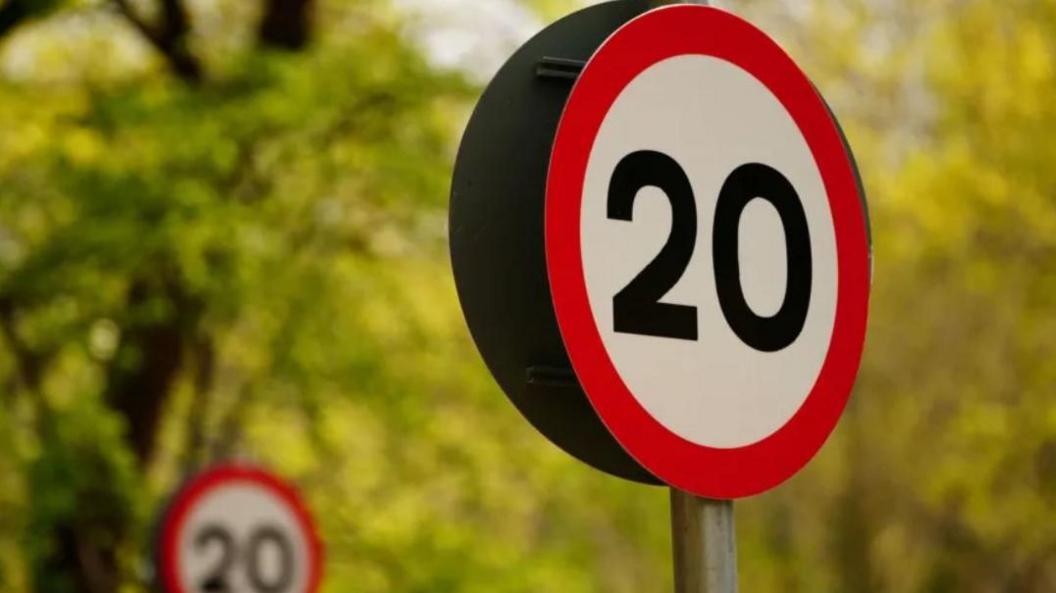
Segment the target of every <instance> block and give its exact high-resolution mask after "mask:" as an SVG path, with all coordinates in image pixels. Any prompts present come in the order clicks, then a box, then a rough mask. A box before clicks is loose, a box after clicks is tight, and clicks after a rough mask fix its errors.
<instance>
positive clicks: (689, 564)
mask: <svg viewBox="0 0 1056 593" xmlns="http://www.w3.org/2000/svg"><path fill="white" fill-rule="evenodd" d="M671 549H672V552H673V556H674V560H675V593H736V592H737V542H736V538H735V537H734V523H733V501H731V500H712V499H708V498H701V497H699V496H694V495H693V494H690V493H688V492H683V491H682V490H679V489H677V488H672V489H671Z"/></svg>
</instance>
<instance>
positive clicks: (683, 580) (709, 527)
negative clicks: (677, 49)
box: [649, 0, 737, 593]
mask: <svg viewBox="0 0 1056 593" xmlns="http://www.w3.org/2000/svg"><path fill="white" fill-rule="evenodd" d="M649 4H650V6H651V7H654V8H655V7H659V6H665V5H669V4H704V5H707V4H708V1H707V0H697V1H693V0H651V2H650V3H649ZM671 548H672V552H673V556H674V560H675V593H737V542H736V537H735V534H734V523H733V501H729V500H711V499H707V498H700V497H698V496H694V495H692V494H690V493H688V492H683V491H681V490H678V489H677V488H672V489H671Z"/></svg>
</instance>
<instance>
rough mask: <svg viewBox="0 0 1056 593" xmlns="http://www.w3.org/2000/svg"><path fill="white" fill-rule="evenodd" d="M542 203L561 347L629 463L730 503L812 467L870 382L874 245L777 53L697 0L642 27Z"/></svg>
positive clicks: (632, 34)
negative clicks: (864, 369) (855, 391)
mask: <svg viewBox="0 0 1056 593" xmlns="http://www.w3.org/2000/svg"><path fill="white" fill-rule="evenodd" d="M545 208H546V210H545V243H546V261H547V271H548V274H549V282H550V290H551V296H552V299H553V305H554V310H555V314H556V316H557V321H558V326H559V328H560V333H561V337H562V339H563V341H564V345H565V348H566V350H567V353H568V356H569V358H570V360H571V363H572V366H573V368H574V370H575V373H576V376H577V378H578V380H579V383H580V385H582V387H583V389H584V391H585V392H586V394H587V397H588V398H589V400H590V402H591V404H592V405H593V407H594V409H595V410H596V411H597V413H598V415H599V416H600V418H601V420H602V422H604V424H605V425H606V427H607V428H608V429H609V431H610V432H611V433H612V434H613V436H614V437H615V438H616V440H617V441H618V442H619V443H620V444H621V445H622V446H623V448H624V449H626V450H627V452H628V453H630V455H631V456H632V457H634V458H635V459H636V460H637V461H638V463H640V464H641V465H642V466H643V467H645V468H646V469H647V470H648V471H649V472H650V473H652V474H653V475H655V476H657V477H658V478H660V479H661V480H663V481H665V482H667V483H668V484H671V485H673V486H675V487H678V488H681V489H683V490H687V491H690V492H693V493H695V494H698V495H701V496H707V497H713V498H736V497H741V496H747V495H751V494H755V493H758V492H761V491H764V490H766V489H768V488H771V487H773V486H775V485H777V484H778V483H780V482H782V481H784V480H785V479H787V478H788V477H790V476H791V475H793V474H794V473H795V472H796V471H797V470H798V469H799V468H801V467H802V466H803V465H804V464H805V463H806V462H807V461H808V460H809V459H810V458H811V457H812V456H813V455H814V453H815V452H816V451H817V450H818V449H819V448H820V447H821V445H822V444H823V443H824V441H825V439H826V438H827V437H828V435H829V433H830V432H831V431H832V429H833V428H834V427H835V425H836V422H837V420H838V419H839V416H840V414H841V412H842V410H843V408H844V406H845V404H846V402H847V398H848V397H849V394H850V391H851V387H852V385H853V383H854V378H855V376H856V374H857V371H858V366H859V361H860V357H861V353H862V347H863V343H864V338H865V329H866V315H867V309H868V297H869V285H870V253H869V240H868V235H867V220H866V213H865V208H864V198H863V196H862V195H861V190H860V188H859V185H858V183H857V173H856V170H855V167H854V164H853V161H852V158H851V155H850V153H849V150H848V149H847V147H846V146H845V144H844V142H843V138H842V134H841V131H840V129H839V127H838V125H837V124H836V122H835V120H834V119H833V117H832V116H831V114H830V113H829V111H828V108H827V106H826V104H825V102H824V101H823V100H822V98H821V97H820V96H819V94H818V93H817V92H816V91H815V89H814V87H813V86H812V85H811V83H810V81H809V80H808V79H807V77H806V76H805V75H804V74H803V73H802V72H801V71H800V69H799V68H798V67H797V66H796V64H795V63H794V62H793V61H792V59H791V58H790V57H789V56H788V55H787V54H786V53H785V52H784V51H783V50H781V49H780V47H778V45H777V44H776V43H775V42H774V41H773V40H771V39H770V38H769V37H768V36H766V35H765V34H764V33H762V32H761V31H759V30H758V29H756V28H755V27H753V26H752V25H750V24H749V23H747V22H745V21H743V20H741V19H740V18H737V17H735V16H733V15H731V14H729V13H726V12H723V11H721V10H717V9H714V8H708V7H704V6H691V5H681V6H671V7H666V8H660V9H657V10H653V11H650V12H648V13H645V14H644V15H642V16H639V17H637V18H635V19H633V20H631V21H629V22H628V23H627V24H625V25H624V26H623V27H621V28H620V29H619V30H618V31H617V32H616V33H614V34H613V35H612V36H611V37H610V38H609V39H608V40H607V41H605V42H604V43H603V44H602V45H601V47H600V48H599V49H598V51H597V52H595V53H594V55H593V56H592V57H591V59H590V60H589V61H588V62H587V64H586V66H585V68H584V69H583V71H582V73H581V74H580V76H579V78H578V80H577V81H576V83H575V86H574V87H573V89H572V92H571V95H570V97H569V100H568V102H567V104H566V106H565V110H564V113H563V115H562V117H561V120H560V123H559V126H558V130H557V135H556V138H555V142H554V147H553V151H552V155H551V161H550V170H549V176H548V182H547V189H546V204H545Z"/></svg>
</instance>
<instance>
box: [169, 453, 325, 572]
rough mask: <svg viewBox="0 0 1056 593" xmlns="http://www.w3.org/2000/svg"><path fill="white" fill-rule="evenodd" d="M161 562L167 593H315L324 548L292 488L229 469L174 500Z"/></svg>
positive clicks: (200, 479) (204, 477)
mask: <svg viewBox="0 0 1056 593" xmlns="http://www.w3.org/2000/svg"><path fill="white" fill-rule="evenodd" d="M156 561H157V572H158V577H159V579H160V582H161V584H162V586H163V587H164V589H165V591H166V593H234V592H239V593H241V592H245V593H314V592H315V591H317V590H318V589H319V582H320V577H321V569H322V545H321V543H320V540H319V537H318V535H317V533H316V530H315V526H314V524H313V522H312V518H311V516H310V515H309V514H308V511H307V509H306V508H305V506H304V504H303V503H302V502H301V499H300V497H299V496H298V495H297V492H296V491H295V490H294V489H293V487H292V486H290V485H288V484H286V483H285V482H283V481H282V480H281V479H279V478H277V477H276V476H274V475H272V474H270V473H268V472H266V471H264V470H262V469H259V468H253V467H246V466H240V465H224V466H219V467H215V468H213V469H211V470H208V471H206V472H204V473H202V474H199V475H198V476H196V477H194V478H193V479H191V481H190V482H188V483H187V484H186V485H184V486H183V487H182V488H181V489H180V491H179V492H178V493H177V494H176V496H175V498H174V499H173V501H172V503H171V504H170V505H169V507H168V509H167V511H166V512H165V514H164V516H163V517H162V520H161V525H160V532H159V538H158V548H157V553H156Z"/></svg>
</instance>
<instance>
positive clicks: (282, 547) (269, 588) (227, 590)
mask: <svg viewBox="0 0 1056 593" xmlns="http://www.w3.org/2000/svg"><path fill="white" fill-rule="evenodd" d="M212 542H216V543H217V544H219V545H220V549H221V550H222V551H221V553H220V561H219V562H217V564H216V566H214V567H213V569H212V570H210V571H209V572H208V573H207V574H206V576H205V578H203V579H202V581H201V583H200V584H199V590H200V591H201V593H234V590H233V589H232V588H231V584H230V572H231V569H232V568H234V565H235V564H236V563H237V562H238V544H237V543H236V542H235V537H234V535H232V534H231V532H230V531H229V530H228V529H226V528H224V527H221V526H219V525H215V524H214V525H207V526H205V527H204V528H203V529H202V530H201V531H200V532H199V533H198V536H197V537H196V538H195V539H194V545H195V548H197V549H202V548H205V547H209V546H210V544H212ZM268 543H270V544H271V545H272V546H274V548H275V550H276V551H277V552H278V557H279V570H278V573H277V574H276V575H274V578H272V579H266V578H265V577H264V575H263V572H264V571H263V569H262V567H261V564H262V562H263V561H262V560H261V552H262V550H263V548H264V545H265V544H268ZM245 563H246V576H247V578H248V579H249V585H250V587H251V588H252V589H253V590H254V591H258V592H259V593H284V592H285V591H286V590H287V589H289V587H290V584H291V582H292V580H293V548H292V546H291V545H290V541H289V540H288V539H286V536H284V535H283V534H282V532H281V531H279V530H278V529H276V528H275V527H272V526H270V525H265V526H262V527H258V528H256V529H254V530H253V531H252V532H251V533H250V536H249V541H248V542H247V543H246V547H245Z"/></svg>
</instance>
